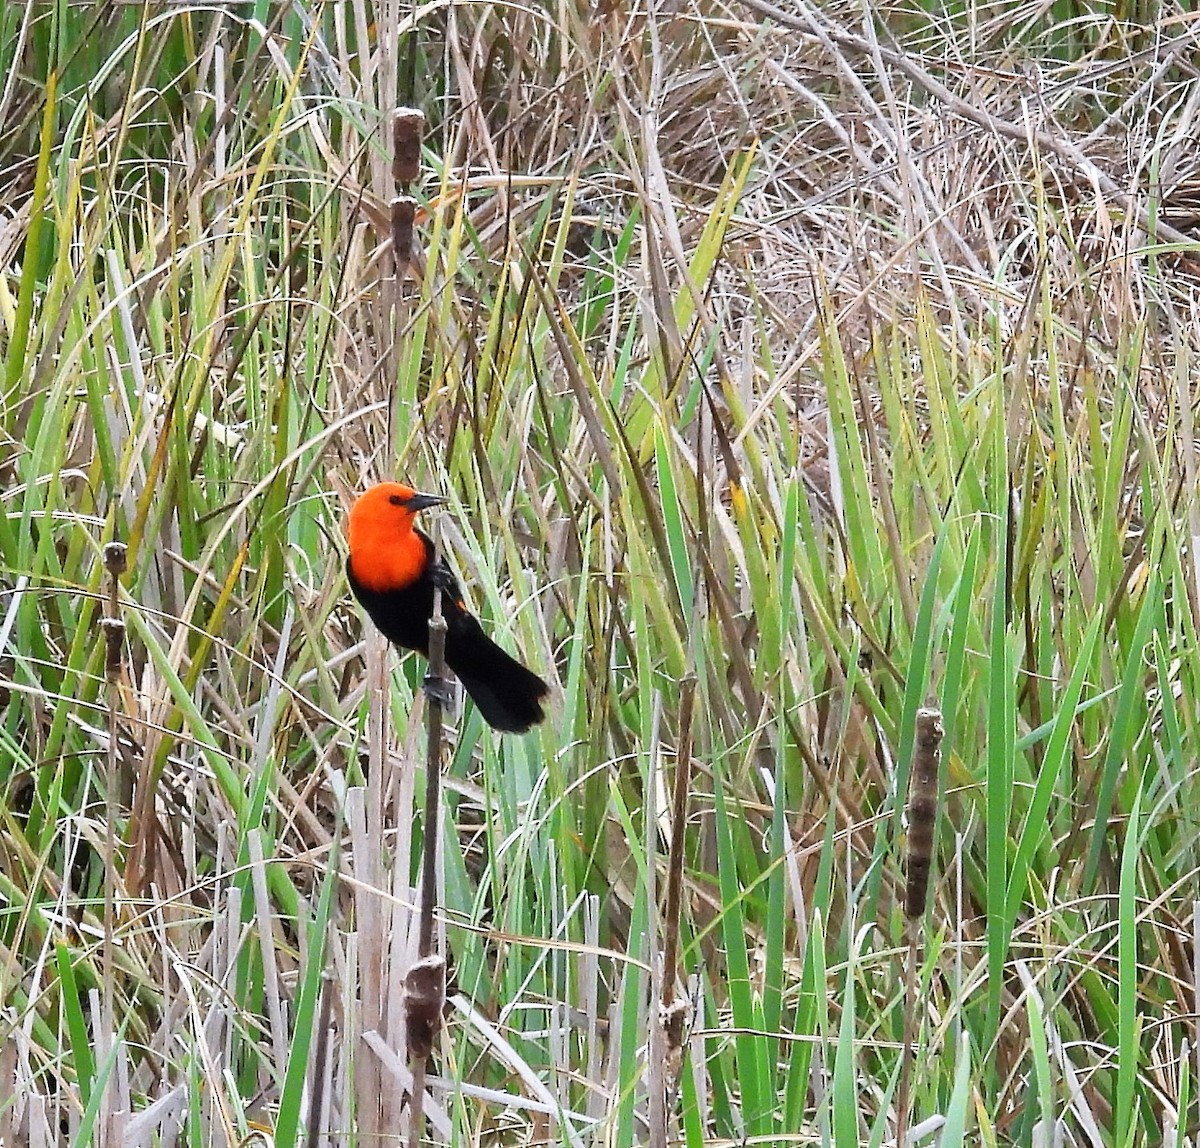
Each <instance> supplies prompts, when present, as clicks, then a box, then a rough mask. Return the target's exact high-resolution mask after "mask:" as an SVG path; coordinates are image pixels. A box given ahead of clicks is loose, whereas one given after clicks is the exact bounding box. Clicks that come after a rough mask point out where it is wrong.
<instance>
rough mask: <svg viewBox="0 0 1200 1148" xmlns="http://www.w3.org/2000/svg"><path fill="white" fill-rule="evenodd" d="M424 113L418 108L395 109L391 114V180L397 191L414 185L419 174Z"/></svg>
mask: <svg viewBox="0 0 1200 1148" xmlns="http://www.w3.org/2000/svg"><path fill="white" fill-rule="evenodd" d="M424 129H425V113H424V112H422V111H420V109H418V108H397V109H396V110H395V111H394V112H393V113H392V179H393V180H394V181H395V184H396V188H397V190H399V189H402V188H403V189H407V187H408V185H409V184H411V183H416V181H417V176H419V175H420V174H421V133H422V132H423V131H424Z"/></svg>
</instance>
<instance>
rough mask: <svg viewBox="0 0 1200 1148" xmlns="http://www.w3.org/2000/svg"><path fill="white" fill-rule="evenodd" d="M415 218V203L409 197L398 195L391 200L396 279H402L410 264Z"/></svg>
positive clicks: (393, 256)
mask: <svg viewBox="0 0 1200 1148" xmlns="http://www.w3.org/2000/svg"><path fill="white" fill-rule="evenodd" d="M416 217H417V201H416V200H415V199H413V197H412V196H411V195H398V196H396V198H395V199H393V200H392V258H393V259H395V261H396V278H398V279H400V278H403V276H404V274H405V272H406V271H407V270H408V265H409V264H410V263H411V262H412V242H413V221H414V220H415V219H416Z"/></svg>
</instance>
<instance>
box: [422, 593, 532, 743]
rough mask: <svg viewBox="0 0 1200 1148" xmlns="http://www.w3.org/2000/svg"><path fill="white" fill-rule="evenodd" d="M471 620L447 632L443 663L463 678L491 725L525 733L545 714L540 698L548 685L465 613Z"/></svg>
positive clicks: (480, 710)
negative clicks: (507, 652) (467, 623)
mask: <svg viewBox="0 0 1200 1148" xmlns="http://www.w3.org/2000/svg"><path fill="white" fill-rule="evenodd" d="M466 618H468V619H469V622H470V623H471V624H469V625H465V626H455V627H454V628H453V629H452V630H451V631H450V632H449V633H448V634H447V635H446V665H448V666H449V667H450V668H451V669H452V670H453V671H454V672H455V674H456V675H457V676H458V680H459V681H460V682H462V684H463V689H465V690H466V691H467V693H468V694H470V695H471V700H472V701H473V702H474V703H475V704H476V705H477V706H478V707H479V712H480V713H481V714H483V717H484V720H485V721H486V722H487V723H488V725H490V726H492V728H493V729H498V730H503V731H505V732H507V733H524V732H525V731H526V730H528V729H529V728H530V726H534V725H536V724H537V723H538V722H540V721H541V720H542V718H543V717H545V712H544V710H543V708H542V702H543V700H544V699H545V698H546V696H547V695H548V694H549V693H550V687H549V686H548V685H546V683H545V682H544V681H542V679H541V678H539V677H538V676H537V674H535V673H534V672H533V671H532V670H530V669H527V668H526V667H525V666H523V665H521V663H520V662H518V661H517V659H516V658H514V657H512V656H511V655H510V654H506V653H505V652H504V651H503V650H502V649H500V647H499V646H497V645H496V643H495V642H493V641H492V640H491V639H490V638H489V637H488V636H487V635H486V634H485V633H484V632H483V629H482V627H481V626H480V625H479V623H478V622H477V621H476V620H475V619H474V618H471V617H470V615H466Z"/></svg>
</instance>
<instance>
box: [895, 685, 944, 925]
mask: <svg viewBox="0 0 1200 1148" xmlns="http://www.w3.org/2000/svg"><path fill="white" fill-rule="evenodd" d="M942 733H943V730H942V715H941V711H940V710H936V709H921V710H918V711H917V732H916V740H915V742H914V745H913V758H912V775H911V777H910V778H909V784H908V850H907V855H906V858H905V866H904V870H905V877H906V882H905V889H904V915H905V916H906V917H908V918H910V919H913V918H917V917H920V916H921V915H922V914H923V913H924V912H925V902H926V898H927V895H928V892H929V870H930V866H931V865H932V864H933V830H934V826H935V824H936V822H937V800H938V774H939V772H940V764H941V749H942Z"/></svg>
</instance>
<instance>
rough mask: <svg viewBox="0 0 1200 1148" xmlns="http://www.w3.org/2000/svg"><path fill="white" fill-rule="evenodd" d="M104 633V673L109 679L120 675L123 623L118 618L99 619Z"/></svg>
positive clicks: (123, 643)
mask: <svg viewBox="0 0 1200 1148" xmlns="http://www.w3.org/2000/svg"><path fill="white" fill-rule="evenodd" d="M100 628H101V630H103V632H104V672H105V674H106V675H107V676H108V677H109V679H113V678H116V677H118V676H119V675H120V673H121V651H122V648H123V647H124V645H125V623H124V622H123V621H122V620H121V619H120V618H101V619H100Z"/></svg>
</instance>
